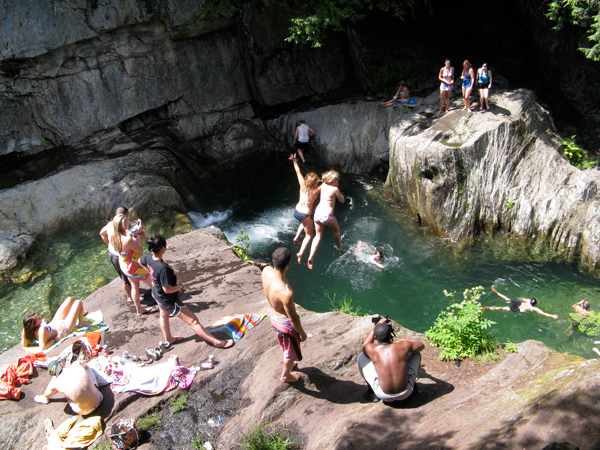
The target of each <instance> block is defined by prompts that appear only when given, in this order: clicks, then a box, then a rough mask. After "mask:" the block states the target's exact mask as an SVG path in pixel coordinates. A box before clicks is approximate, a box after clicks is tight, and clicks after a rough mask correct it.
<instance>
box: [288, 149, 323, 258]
mask: <svg viewBox="0 0 600 450" xmlns="http://www.w3.org/2000/svg"><path fill="white" fill-rule="evenodd" d="M289 159H290V160H291V161H292V162H293V163H294V169H295V170H296V175H297V176H298V183H299V184H300V199H299V200H298V204H297V205H296V209H294V217H295V218H296V219H297V220H298V222H300V226H299V227H298V232H297V233H296V237H294V244H296V245H300V243H299V240H300V236H301V235H302V231H304V234H305V236H304V239H303V240H302V245H300V251H299V252H298V253H296V257H297V259H298V264H302V255H303V254H304V252H305V251H306V249H307V248H308V244H309V243H310V241H311V239H312V237H313V232H314V224H313V220H312V217H311V214H312V210H313V203H314V202H315V200H316V199H317V196H318V195H319V193H320V192H321V186H320V185H319V181H321V180H319V177H318V176H317V174H316V173H314V172H310V173H307V174H306V176H303V175H302V172H301V171H300V166H298V161H296V155H290V158H289Z"/></svg>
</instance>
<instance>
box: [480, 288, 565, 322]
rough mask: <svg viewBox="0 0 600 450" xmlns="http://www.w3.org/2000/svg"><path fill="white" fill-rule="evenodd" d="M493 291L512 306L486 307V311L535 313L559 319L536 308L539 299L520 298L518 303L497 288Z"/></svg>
mask: <svg viewBox="0 0 600 450" xmlns="http://www.w3.org/2000/svg"><path fill="white" fill-rule="evenodd" d="M492 291H494V292H495V293H496V294H498V295H499V296H500V297H502V298H503V299H504V300H506V301H507V302H510V304H511V305H510V306H485V307H484V309H495V310H499V309H503V310H505V311H512V312H528V311H533V312H536V313H538V314H541V315H542V316H546V317H552V318H553V319H558V316H557V315H556V314H548V313H545V312H544V311H542V310H541V309H540V308H538V307H536V306H535V305H537V298H525V297H519V301H518V302H516V301H514V300H512V299H510V298H508V297H507V296H506V295H502V294H501V293H500V292H498V291H497V290H496V288H495V287H492Z"/></svg>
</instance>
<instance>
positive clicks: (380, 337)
mask: <svg viewBox="0 0 600 450" xmlns="http://www.w3.org/2000/svg"><path fill="white" fill-rule="evenodd" d="M392 333H393V329H392V327H390V326H389V325H386V324H385V323H378V324H377V325H375V339H377V341H379V342H381V343H387V342H392Z"/></svg>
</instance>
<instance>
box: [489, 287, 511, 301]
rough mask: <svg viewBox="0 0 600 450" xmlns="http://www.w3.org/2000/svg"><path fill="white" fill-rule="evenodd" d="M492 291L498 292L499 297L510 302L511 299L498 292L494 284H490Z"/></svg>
mask: <svg viewBox="0 0 600 450" xmlns="http://www.w3.org/2000/svg"><path fill="white" fill-rule="evenodd" d="M492 291H494V292H495V293H496V294H498V295H499V296H500V297H502V298H503V299H504V300H506V301H507V302H509V303H510V302H511V301H512V300H511V299H510V298H508V297H507V296H506V295H504V294H501V293H500V292H498V291H497V290H496V288H495V287H494V286H492Z"/></svg>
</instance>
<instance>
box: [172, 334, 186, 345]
mask: <svg viewBox="0 0 600 450" xmlns="http://www.w3.org/2000/svg"><path fill="white" fill-rule="evenodd" d="M181 341H183V336H175V340H174V341H173V342H170V343H169V344H170V345H173V344H177V343H178V342H181Z"/></svg>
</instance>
